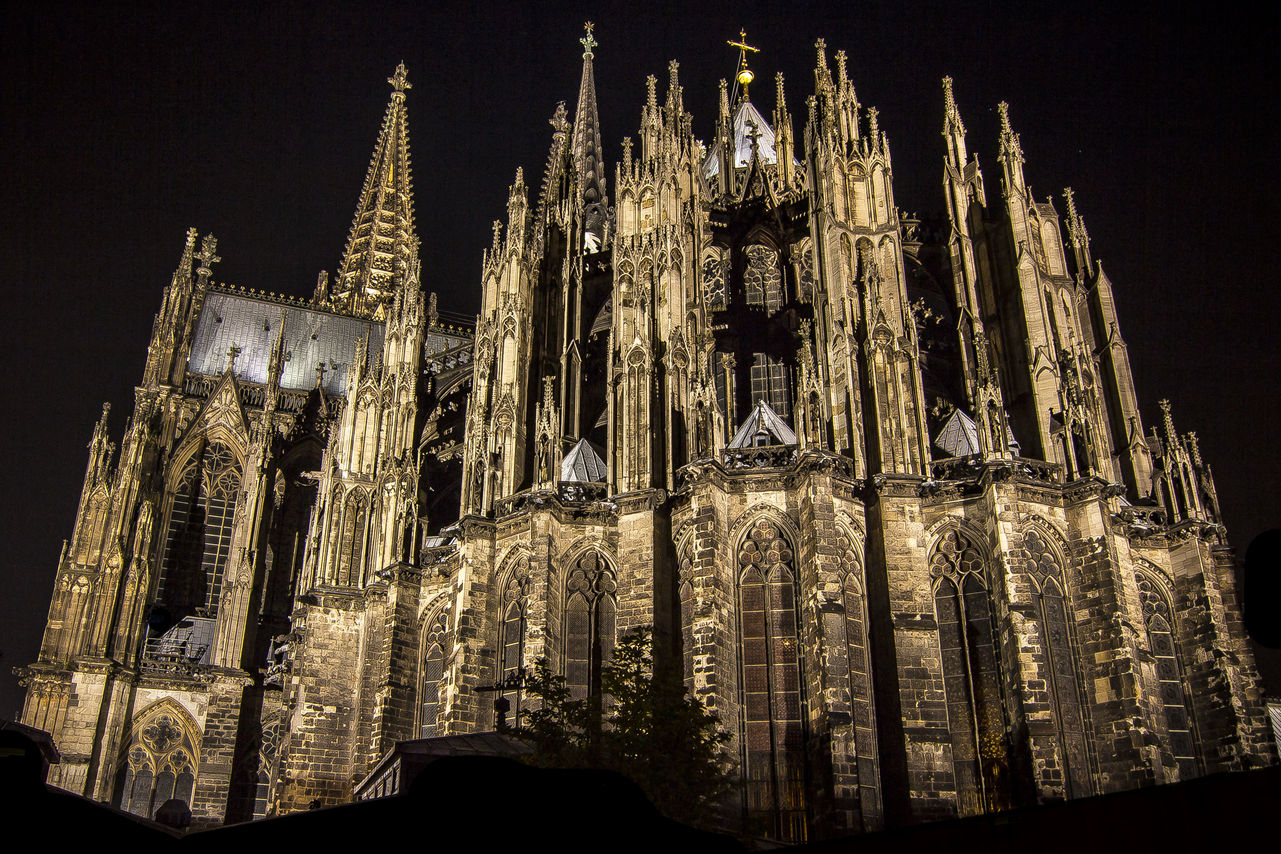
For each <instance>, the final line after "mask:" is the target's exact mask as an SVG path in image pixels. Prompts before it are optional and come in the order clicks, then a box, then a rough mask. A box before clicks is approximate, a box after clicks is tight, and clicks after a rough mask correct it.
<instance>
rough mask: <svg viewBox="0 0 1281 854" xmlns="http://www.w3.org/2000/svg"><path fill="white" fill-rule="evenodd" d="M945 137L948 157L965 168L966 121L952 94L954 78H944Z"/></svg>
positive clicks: (961, 167) (957, 166) (956, 164)
mask: <svg viewBox="0 0 1281 854" xmlns="http://www.w3.org/2000/svg"><path fill="white" fill-rule="evenodd" d="M943 138H944V139H946V140H947V153H948V159H949V160H950V161H951V163H952V165H953V166H954V167H956V168H957V169H958V170H959V169H964V168H965V163H966V161H967V159H968V157H967V153H966V150H965V122H963V121H961V111H960V110H958V109H957V108H956V98H955V97H954V96H953V95H952V78H951V77H944V78H943Z"/></svg>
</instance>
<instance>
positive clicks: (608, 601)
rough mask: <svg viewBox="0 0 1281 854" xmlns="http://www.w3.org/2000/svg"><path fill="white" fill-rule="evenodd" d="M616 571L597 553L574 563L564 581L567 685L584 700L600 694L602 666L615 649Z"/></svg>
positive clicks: (573, 694)
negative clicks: (589, 696)
mask: <svg viewBox="0 0 1281 854" xmlns="http://www.w3.org/2000/svg"><path fill="white" fill-rule="evenodd" d="M617 591H618V583H617V579H616V578H615V576H614V570H612V569H611V568H610V567H609V564H607V563H606V562H605V561H604V559H602V558H601V557H600V556H599V555H598V554H596V553H595V552H587V553H586V554H584V555H582V556H581V557H579V558H578V560H576V561H575V562H574V565H573V568H572V569H570V571H569V578H568V580H567V581H566V583H565V592H566V596H567V599H568V601H567V602H566V605H565V684H566V686H567V687H568V688H569V690H570V694H571V695H572V696H573V697H575V698H576V699H582V698H584V697H587V696H588V695H589V694H590V695H594V694H599V693H600V673H601V666H602V665H603V664H604V663H605V662H606V661H608V660H609V658H610V656H611V655H612V654H613V652H614V640H615V629H616V616H617V610H618V603H617V599H616V595H617Z"/></svg>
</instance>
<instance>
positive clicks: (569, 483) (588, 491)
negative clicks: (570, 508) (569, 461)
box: [556, 480, 609, 504]
mask: <svg viewBox="0 0 1281 854" xmlns="http://www.w3.org/2000/svg"><path fill="white" fill-rule="evenodd" d="M556 496H557V497H558V498H560V500H561V501H562V502H564V503H566V504H585V503H587V502H591V501H604V500H605V499H606V498H608V497H609V484H607V483H592V482H584V481H580V480H562V481H561V482H560V483H558V484H557V485H556Z"/></svg>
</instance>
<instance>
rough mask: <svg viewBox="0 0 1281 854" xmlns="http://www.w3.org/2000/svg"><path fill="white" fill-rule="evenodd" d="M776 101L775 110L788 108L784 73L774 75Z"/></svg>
mask: <svg viewBox="0 0 1281 854" xmlns="http://www.w3.org/2000/svg"><path fill="white" fill-rule="evenodd" d="M774 100H775V102H776V103H775V105H774V106H775V108H776V109H779V110H782V109H785V108H786V107H787V99H786V98H784V97H783V72H781V71H780V72H778V73H777V74H775V75H774Z"/></svg>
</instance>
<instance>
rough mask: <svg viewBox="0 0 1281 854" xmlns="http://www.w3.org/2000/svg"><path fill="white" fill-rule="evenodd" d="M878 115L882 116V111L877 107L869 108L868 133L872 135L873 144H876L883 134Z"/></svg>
mask: <svg viewBox="0 0 1281 854" xmlns="http://www.w3.org/2000/svg"><path fill="white" fill-rule="evenodd" d="M878 116H880V111H879V110H877V109H876V107H868V108H867V135H868V136H869V137H871V139H872V145H876V143H877V141H878V140H879V139H880V136H881V131H880V125H879V124H878V120H877V117H878Z"/></svg>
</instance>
